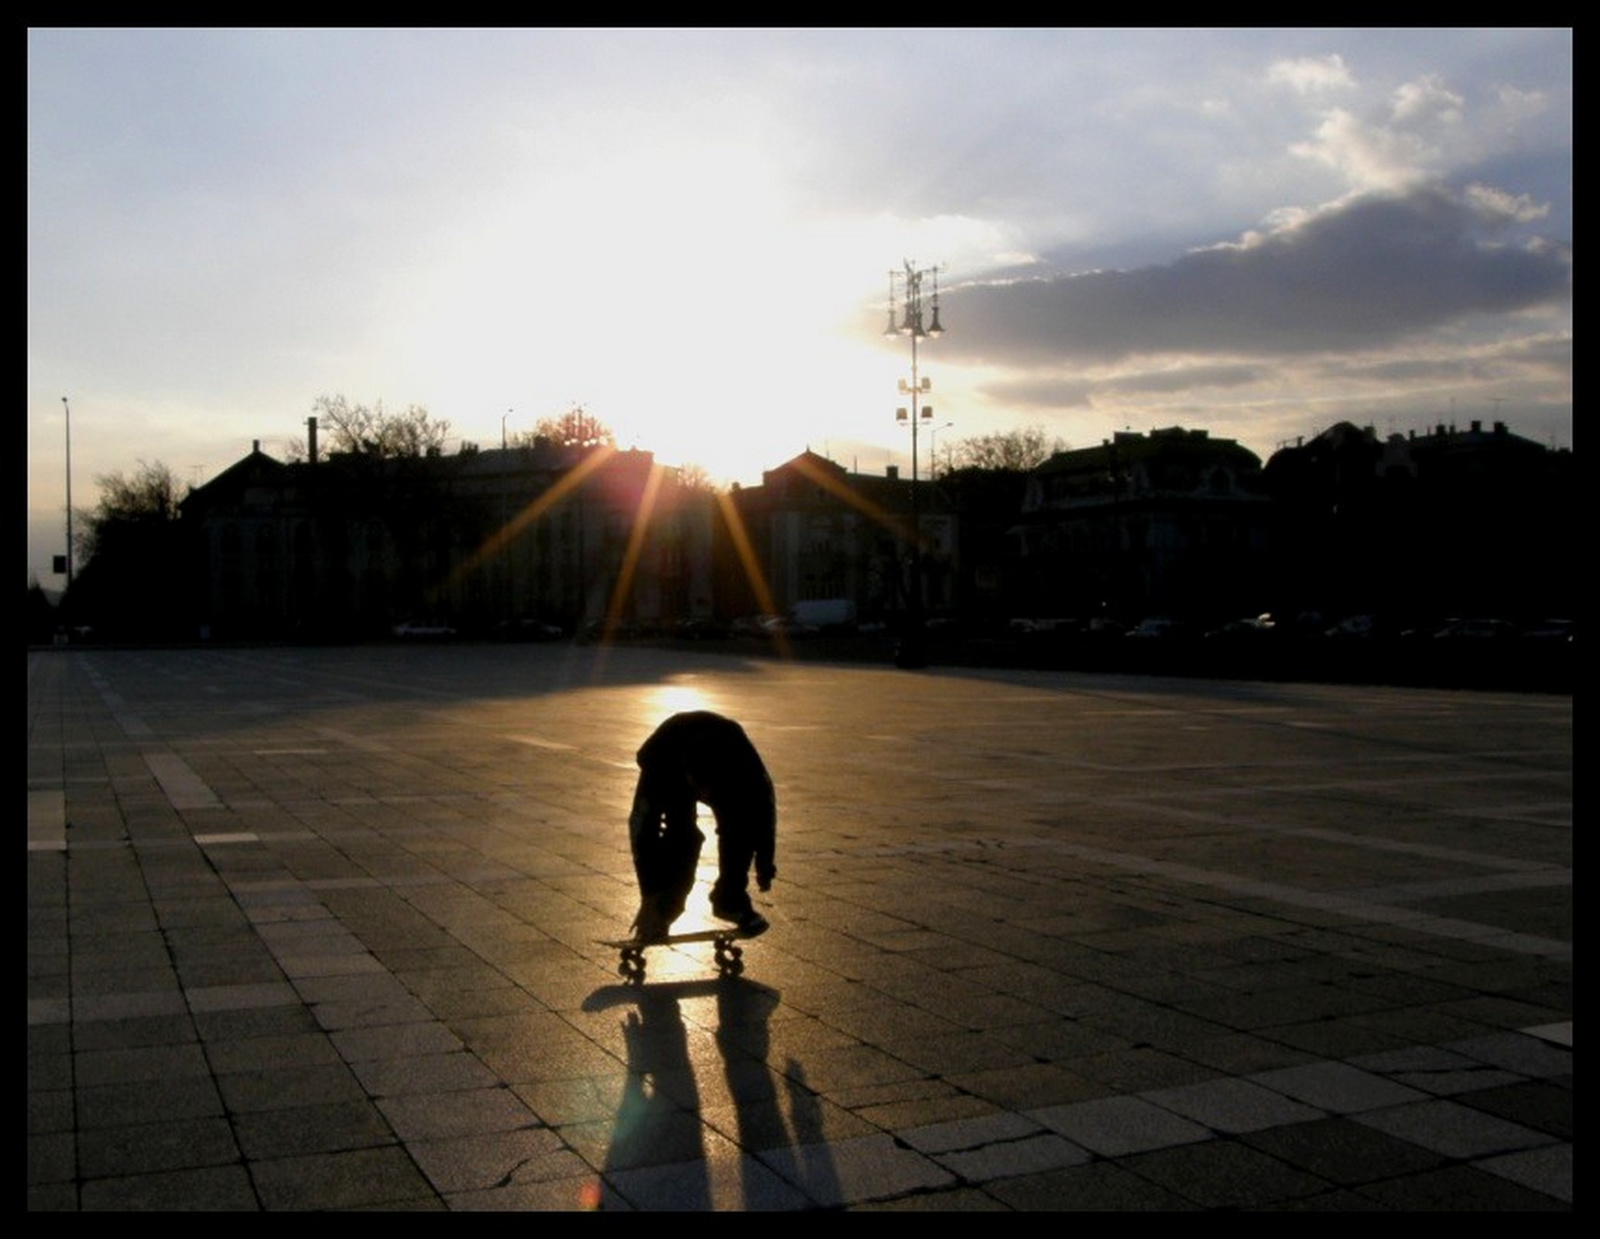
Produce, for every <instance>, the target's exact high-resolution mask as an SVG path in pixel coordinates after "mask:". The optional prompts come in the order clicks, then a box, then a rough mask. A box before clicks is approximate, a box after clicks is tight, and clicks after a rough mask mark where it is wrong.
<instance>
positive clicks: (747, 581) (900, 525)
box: [718, 450, 958, 623]
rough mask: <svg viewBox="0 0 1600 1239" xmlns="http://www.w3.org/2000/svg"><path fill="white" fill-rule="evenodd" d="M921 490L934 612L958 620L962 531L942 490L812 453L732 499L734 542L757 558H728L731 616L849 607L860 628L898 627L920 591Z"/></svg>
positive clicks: (927, 591)
mask: <svg viewBox="0 0 1600 1239" xmlns="http://www.w3.org/2000/svg"><path fill="white" fill-rule="evenodd" d="M913 485H915V486H917V487H918V494H917V505H916V506H917V524H918V526H919V527H920V530H921V569H922V590H923V595H922V596H923V600H924V608H925V610H926V611H927V612H929V613H930V614H938V613H940V612H942V611H948V610H949V609H950V607H951V605H952V602H953V597H954V595H953V590H954V580H955V571H956V566H957V564H956V534H957V526H958V522H957V519H956V515H955V513H954V512H953V511H952V510H951V509H950V505H949V503H948V502H947V501H946V500H945V498H944V497H943V495H941V494H940V492H939V491H938V489H937V488H936V487H934V486H933V485H932V484H931V483H928V482H920V481H919V482H916V483H913V482H910V481H907V480H905V479H904V478H901V477H900V476H899V472H898V470H897V469H895V468H894V467H892V466H891V467H890V468H889V469H888V471H887V472H886V473H884V474H882V475H875V474H864V473H852V472H849V471H847V470H846V469H845V468H844V467H843V466H841V465H838V464H835V463H834V462H833V461H831V460H828V459H827V458H826V457H823V456H819V455H817V454H816V453H815V452H812V451H809V450H808V451H806V452H803V453H801V454H800V455H799V456H796V457H795V458H794V459H793V460H790V461H788V462H786V463H785V464H782V465H779V466H778V467H777V468H776V469H770V470H767V471H766V472H764V473H763V474H762V475H761V485H760V486H751V487H743V488H738V489H736V490H734V491H733V492H732V494H731V495H730V497H729V498H730V503H729V510H730V512H731V514H732V515H731V516H730V517H729V519H728V521H727V522H726V523H725V526H724V534H725V537H727V539H728V540H729V542H730V543H732V544H735V545H736V544H737V543H738V542H739V541H740V540H741V539H742V540H744V541H745V542H746V543H747V544H748V546H749V548H750V552H751V555H750V557H749V559H750V564H749V565H747V564H746V563H745V557H743V556H741V555H740V554H738V553H736V552H724V553H723V554H722V555H720V556H719V561H720V562H721V564H722V565H723V570H722V571H721V572H720V573H719V579H718V585H719V595H720V597H721V599H722V600H723V601H722V605H723V607H724V608H725V610H726V613H727V615H728V616H729V617H730V618H731V617H736V616H738V615H743V614H751V613H756V612H761V611H774V612H777V613H786V612H789V611H790V610H792V609H793V607H794V605H795V604H796V603H797V602H808V601H814V600H822V599H843V600H847V601H848V602H849V603H851V604H852V608H851V609H852V610H853V612H854V614H855V615H856V617H857V619H858V620H860V621H863V622H884V623H892V622H894V621H895V620H897V619H898V618H899V616H900V615H901V614H902V613H903V612H904V611H905V610H906V608H907V605H908V599H909V597H910V592H909V591H910V590H911V588H912V554H911V551H912V543H911V530H912V487H913ZM750 565H754V566H756V568H752V567H751V566H750ZM757 569H758V570H757ZM758 578H759V583H758Z"/></svg>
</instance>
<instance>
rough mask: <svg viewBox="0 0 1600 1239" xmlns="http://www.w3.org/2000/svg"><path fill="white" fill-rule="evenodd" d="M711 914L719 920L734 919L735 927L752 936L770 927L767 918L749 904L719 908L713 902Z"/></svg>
mask: <svg viewBox="0 0 1600 1239" xmlns="http://www.w3.org/2000/svg"><path fill="white" fill-rule="evenodd" d="M711 915H713V916H714V917H716V918H717V919H718V920H719V921H732V922H733V927H734V928H735V929H737V930H738V931H739V932H740V933H742V934H749V935H750V936H752V937H754V936H755V935H756V934H759V933H765V932H766V930H767V928H768V922H767V918H766V917H764V916H762V915H761V913H759V912H757V911H756V910H755V909H754V908H752V907H749V906H746V907H744V908H739V909H733V908H727V907H722V908H719V907H717V905H716V904H712V905H711Z"/></svg>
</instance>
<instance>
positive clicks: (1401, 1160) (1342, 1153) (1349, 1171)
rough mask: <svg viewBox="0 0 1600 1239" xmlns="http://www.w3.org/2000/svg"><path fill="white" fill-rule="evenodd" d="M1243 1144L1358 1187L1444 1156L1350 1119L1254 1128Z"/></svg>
mask: <svg viewBox="0 0 1600 1239" xmlns="http://www.w3.org/2000/svg"><path fill="white" fill-rule="evenodd" d="M1239 1139H1240V1142H1241V1143H1243V1144H1246V1145H1248V1146H1249V1147H1250V1148H1253V1149H1257V1150H1259V1151H1260V1152H1263V1153H1267V1154H1270V1155H1271V1156H1272V1157H1275V1158H1277V1159H1278V1160H1279V1161H1281V1162H1286V1163H1288V1164H1289V1165H1291V1166H1297V1167H1299V1168H1300V1169H1302V1170H1305V1171H1307V1172H1309V1173H1311V1174H1314V1175H1317V1176H1318V1177H1319V1178H1323V1179H1326V1180H1327V1181H1328V1182H1330V1183H1340V1184H1345V1185H1357V1184H1362V1183H1373V1182H1378V1181H1380V1180H1383V1179H1391V1178H1394V1177H1396V1176H1398V1175H1405V1174H1416V1173H1419V1172H1422V1171H1426V1170H1432V1169H1435V1168H1436V1167H1439V1166H1441V1165H1443V1164H1444V1160H1445V1159H1444V1157H1443V1156H1442V1155H1441V1154H1439V1153H1437V1152H1433V1151H1430V1150H1428V1149H1425V1148H1423V1147H1422V1146H1421V1145H1418V1144H1413V1143H1411V1142H1410V1141H1409V1140H1403V1139H1401V1138H1399V1137H1397V1136H1392V1135H1389V1134H1388V1133H1386V1132H1382V1131H1379V1130H1377V1129H1375V1128H1372V1127H1368V1126H1365V1125H1364V1124H1361V1123H1357V1122H1355V1121H1354V1120H1352V1119H1348V1118H1327V1119H1318V1120H1316V1121H1313V1122H1309V1123H1293V1124H1290V1125H1289V1126H1286V1127H1271V1128H1267V1129H1266V1130H1263V1131H1255V1132H1249V1133H1247V1134H1246V1135H1243V1136H1241V1137H1240V1138H1239Z"/></svg>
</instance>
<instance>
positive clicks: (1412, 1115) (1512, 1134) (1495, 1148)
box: [1354, 1099, 1552, 1159]
mask: <svg viewBox="0 0 1600 1239" xmlns="http://www.w3.org/2000/svg"><path fill="white" fill-rule="evenodd" d="M1354 1118H1355V1120H1356V1122H1358V1123H1365V1124H1366V1125H1367V1126H1369V1127H1375V1128H1377V1129H1378V1130H1379V1131H1386V1132H1388V1133H1389V1134H1390V1135H1393V1136H1398V1137H1400V1139H1402V1140H1409V1141H1410V1142H1411V1143H1412V1144H1418V1145H1421V1146H1422V1147H1423V1148H1425V1149H1432V1150H1434V1151H1435V1152H1437V1153H1442V1154H1443V1155H1444V1156H1446V1157H1452V1158H1457V1159H1467V1158H1474V1157H1489V1156H1491V1155H1493V1154H1497V1153H1511V1152H1515V1151H1517V1150H1519V1149H1528V1148H1536V1147H1538V1146H1540V1145H1545V1144H1550V1143H1552V1137H1550V1136H1548V1135H1546V1134H1545V1133H1544V1132H1539V1131H1533V1130H1531V1129H1529V1128H1526V1127H1523V1126H1522V1125H1521V1124H1518V1123H1510V1122H1507V1121H1506V1120H1505V1119H1502V1118H1497V1117H1495V1116H1494V1115H1492V1114H1485V1113H1483V1112H1482V1111H1481V1110H1474V1109H1473V1108H1472V1107H1470V1106H1464V1105H1461V1104H1459V1103H1458V1102H1454V1101H1449V1100H1445V1099H1438V1100H1433V1101H1422V1102H1414V1103H1412V1104H1410V1105H1404V1106H1394V1107H1392V1108H1390V1109H1387V1110H1374V1111H1370V1112H1368V1113H1366V1114H1358V1115H1355V1116H1354Z"/></svg>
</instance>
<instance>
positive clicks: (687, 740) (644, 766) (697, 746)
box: [628, 710, 778, 942]
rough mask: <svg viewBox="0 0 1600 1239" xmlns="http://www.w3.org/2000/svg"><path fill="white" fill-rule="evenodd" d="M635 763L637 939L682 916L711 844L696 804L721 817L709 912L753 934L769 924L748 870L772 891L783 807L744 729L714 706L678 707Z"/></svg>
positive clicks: (663, 931)
mask: <svg viewBox="0 0 1600 1239" xmlns="http://www.w3.org/2000/svg"><path fill="white" fill-rule="evenodd" d="M638 761H639V785H638V787H637V789H636V790H635V791H634V795H633V811H632V813H631V814H630V815H629V817H628V841H629V844H630V845H631V846H632V848H633V868H634V873H635V874H636V875H637V876H638V879H639V895H640V901H639V914H638V915H637V916H636V917H634V921H633V928H634V933H635V936H636V937H637V938H638V939H639V940H640V941H644V942H649V941H654V940H657V939H660V938H664V937H666V936H667V933H668V931H669V929H670V927H671V925H672V922H673V921H675V920H677V919H678V917H680V916H682V915H683V909H684V905H685V903H687V901H688V898H689V891H690V890H691V889H692V888H693V886H694V875H695V867H696V866H697V865H698V864H699V862H700V848H701V845H702V844H703V843H704V842H705V835H703V834H702V833H701V832H700V829H699V827H697V826H696V825H695V805H696V804H697V803H704V804H706V805H709V806H710V808H711V812H712V813H713V814H714V815H715V817H716V819H717V870H718V872H717V881H716V885H715V886H713V887H712V888H711V912H712V914H713V915H714V916H716V917H717V918H718V919H719V920H723V921H732V922H733V924H734V925H735V926H736V927H737V928H738V929H740V930H742V931H743V932H744V933H747V934H757V933H760V932H761V931H762V930H764V929H766V928H767V920H766V918H765V917H763V916H762V915H761V914H760V913H759V912H757V911H756V910H755V907H754V905H752V904H751V902H750V890H749V877H750V869H751V866H752V865H754V867H755V874H756V884H757V885H758V886H759V887H760V888H761V889H762V890H764V891H765V890H769V889H770V888H771V886H772V879H773V878H774V877H775V876H776V875H777V872H778V871H777V868H776V867H775V866H774V865H773V863H772V854H773V849H774V845H775V841H776V832H777V821H778V809H777V800H776V797H775V796H774V794H773V790H772V779H771V777H770V776H769V775H768V774H767V768H766V766H765V765H763V764H762V761H761V754H759V753H757V752H756V748H755V745H753V744H751V743H750V739H749V737H748V736H746V735H745V734H744V728H742V727H740V726H739V724H738V723H736V722H734V721H733V720H732V719H730V718H724V717H723V716H722V715H720V714H713V713H712V712H711V711H709V710H695V711H690V712H688V713H685V714H674V715H673V716H672V717H671V718H669V719H668V720H667V721H666V722H664V723H662V724H661V726H660V727H658V728H656V730H655V731H654V732H653V733H652V734H651V736H650V738H649V739H648V740H646V741H645V742H644V745H643V747H641V748H640V749H639V755H638Z"/></svg>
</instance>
